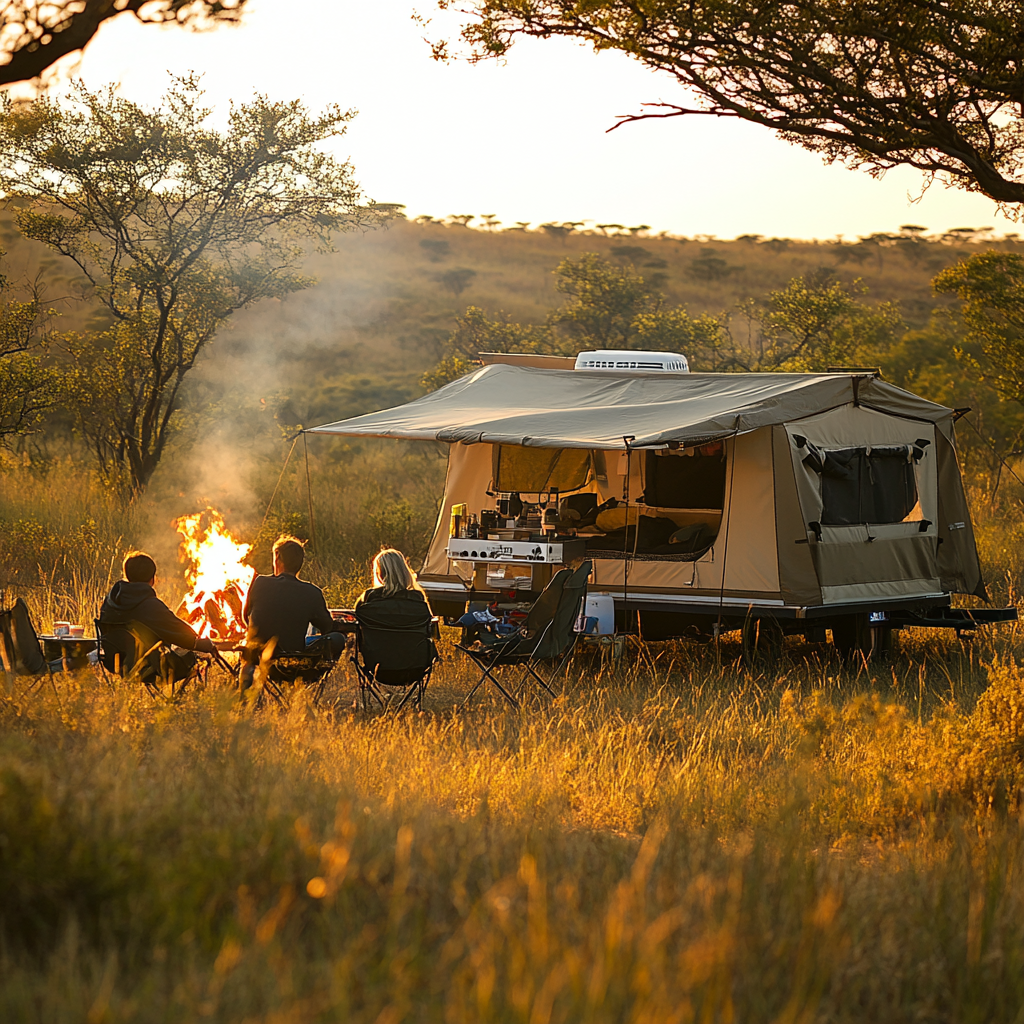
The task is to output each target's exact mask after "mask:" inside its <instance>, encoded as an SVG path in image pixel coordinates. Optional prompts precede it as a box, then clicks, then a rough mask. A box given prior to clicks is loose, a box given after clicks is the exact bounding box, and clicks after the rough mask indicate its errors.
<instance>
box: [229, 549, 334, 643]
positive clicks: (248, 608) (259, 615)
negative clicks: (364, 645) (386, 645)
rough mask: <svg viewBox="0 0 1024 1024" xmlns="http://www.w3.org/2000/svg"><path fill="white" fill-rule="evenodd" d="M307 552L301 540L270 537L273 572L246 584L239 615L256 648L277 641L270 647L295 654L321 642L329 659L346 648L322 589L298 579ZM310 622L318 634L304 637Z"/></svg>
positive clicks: (248, 638) (249, 641) (247, 637)
mask: <svg viewBox="0 0 1024 1024" xmlns="http://www.w3.org/2000/svg"><path fill="white" fill-rule="evenodd" d="M305 557H306V551H305V549H304V548H303V546H302V541H300V540H297V539H296V538H295V537H288V536H281V537H278V538H277V540H276V541H274V575H273V576H257V577H256V579H254V580H253V581H252V585H251V586H250V587H249V593H248V595H247V596H246V598H245V606H244V607H243V608H242V620H243V621H244V622H245V623H246V626H247V627H248V632H247V634H246V644H247V646H248V647H249V648H250V649H251V650H254V649H260V648H262V647H264V646H265V645H266V644H267V643H269V642H270V641H271V640H276V645H275V651H277V652H282V651H286V652H288V653H289V654H298V653H300V652H302V651H304V650H305V649H306V647H307V646H309V645H310V644H314V643H318V642H320V641H321V638H323V641H324V642H326V643H327V644H328V645H329V646H330V651H331V656H332V657H333V658H339V657H341V653H342V651H344V650H345V634H344V633H339V632H337V631H336V630H335V628H334V619H333V618H332V617H331V613H330V612H329V611H328V609H327V601H326V600H325V599H324V592H323V591H322V590H321V589H320V588H319V587H318V586H315V585H314V584H312V583H307V582H306V580H300V579H299V570H300V569H301V568H302V563H303V561H304V560H305ZM310 626H313V628H314V629H316V630H317V631H318V632H319V634H320V636H309V637H307V635H306V634H307V632H308V630H309V627H310Z"/></svg>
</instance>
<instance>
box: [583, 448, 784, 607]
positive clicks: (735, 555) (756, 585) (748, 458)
mask: <svg viewBox="0 0 1024 1024" xmlns="http://www.w3.org/2000/svg"><path fill="white" fill-rule="evenodd" d="M734 452H735V460H733V454H734ZM727 457H728V460H729V465H730V466H731V469H730V470H729V471H727V473H726V491H725V502H724V509H723V512H722V525H721V528H720V530H719V533H718V539H717V540H716V541H715V543H714V545H713V546H712V548H711V550H710V551H709V552H708V553H707V554H706V555H704V556H703V557H702V558H701V559H699V560H698V561H696V562H634V563H632V564H631V565H630V567H629V586H630V588H631V589H632V588H637V589H644V588H661V587H670V588H679V589H684V590H686V591H689V592H694V591H697V592H699V591H708V592H717V591H719V590H721V588H722V570H723V567H724V569H725V589H726V590H727V591H729V592H742V593H744V594H761V595H769V596H772V597H777V596H778V592H779V563H778V554H777V547H776V543H775V488H774V482H773V475H774V474H773V457H772V436H771V429H766V430H758V431H755V432H753V433H750V434H741V435H740V436H739V437H737V438H736V439H735V441H729V442H728V443H727ZM635 461H637V462H641V461H642V460H641V459H636V460H635ZM641 490H642V488H641ZM624 576H625V568H624V563H623V562H622V561H611V560H605V559H598V560H597V561H596V562H595V563H594V586H595V587H597V588H598V589H600V587H601V586H606V587H620V586H622V583H623V578H624Z"/></svg>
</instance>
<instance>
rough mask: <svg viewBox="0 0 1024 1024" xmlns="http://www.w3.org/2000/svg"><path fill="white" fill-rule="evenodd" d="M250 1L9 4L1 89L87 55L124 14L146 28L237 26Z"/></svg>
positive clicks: (1, 18)
mask: <svg viewBox="0 0 1024 1024" xmlns="http://www.w3.org/2000/svg"><path fill="white" fill-rule="evenodd" d="M245 3H246V0H5V2H4V3H3V4H2V5H0V59H2V58H4V57H6V60H3V62H2V63H0V85H12V84H13V83H15V82H24V81H27V80H29V79H32V78H38V77H39V76H40V75H42V74H43V72H45V71H46V70H47V69H48V68H49V67H51V66H52V65H53V64H54V63H56V61H58V60H60V59H61V58H62V57H66V56H67V55H68V54H70V53H76V52H77V51H79V50H82V49H84V48H85V47H86V45H88V43H90V42H91V41H92V38H93V36H95V35H96V33H97V32H98V31H99V29H100V26H101V25H102V24H103V23H104V22H105V21H108V20H109V19H110V18H116V17H117V16H118V15H119V14H134V15H135V17H136V18H137V19H138V20H139V21H140V22H142V23H143V24H146V25H167V24H176V25H183V26H189V27H202V26H204V25H207V24H215V23H217V22H225V21H226V22H234V21H237V20H238V18H239V16H240V15H241V12H242V8H243V7H244V6H245Z"/></svg>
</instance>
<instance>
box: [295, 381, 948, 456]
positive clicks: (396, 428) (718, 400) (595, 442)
mask: <svg viewBox="0 0 1024 1024" xmlns="http://www.w3.org/2000/svg"><path fill="white" fill-rule="evenodd" d="M854 402H857V403H858V404H860V405H862V406H864V407H866V408H872V409H877V410H879V411H881V412H887V413H891V414H892V415H895V416H903V417H906V418H909V419H920V420H925V421H927V422H930V423H937V422H940V421H941V420H944V419H948V418H949V417H950V416H951V415H952V410H951V409H947V408H946V407H945V406H942V405H937V404H935V403H934V402H929V401H926V400H925V399H923V398H918V397H917V396H915V395H912V394H910V392H908V391H904V390H903V389H902V388H898V387H895V386H894V385H892V384H887V383H886V382H885V381H881V380H878V379H877V378H875V377H873V376H872V375H870V374H863V375H857V374H809V373H691V374H671V375H669V374H656V373H645V374H634V375H629V376H626V375H623V376H619V375H614V376H613V375H610V374H608V373H601V372H587V371H580V370H539V369H533V368H531V367H525V366H509V365H503V364H493V365H490V366H483V367H481V368H480V369H479V370H476V371H475V372H473V373H470V374H467V375H466V376H465V377H461V378H460V379H459V380H456V381H453V382H452V383H451V384H447V385H445V387H443V388H440V389H439V390H438V391H434V392H432V393H431V394H429V395H424V396H423V398H418V399H416V400H415V401H413V402H409V403H408V404H407V405H400V406H397V407H396V408H394V409H384V410H382V411H381V412H371V413H367V414H366V415H364V416H354V417H353V418H352V419H348V420H340V421H339V422H337V423H326V424H324V425H323V426H319V427H310V428H308V429H309V431H310V432H311V433H315V434H343V435H348V436H356V437H395V438H409V439H413V440H424V441H447V442H463V443H465V444H476V443H480V442H484V443H490V444H515V445H526V446H528V447H537V448H592V449H602V448H603V449H622V448H624V447H626V443H625V441H624V438H626V437H629V438H632V440H631V441H630V444H631V445H632V446H635V447H653V446H658V445H665V444H667V443H668V442H670V441H680V442H683V443H686V442H694V441H699V440H703V439H708V440H710V439H713V438H718V437H726V436H728V435H730V434H733V433H737V432H739V433H745V432H747V431H750V430H756V429H757V428H759V427H765V426H772V425H775V424H779V423H790V422H792V421H793V420H798V419H801V418H802V417H804V416H811V415H814V414H816V413H821V412H825V411H827V410H828V409H834V408H837V407H839V406H842V405H848V404H851V403H854Z"/></svg>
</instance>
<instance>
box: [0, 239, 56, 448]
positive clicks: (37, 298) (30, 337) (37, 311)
mask: <svg viewBox="0 0 1024 1024" xmlns="http://www.w3.org/2000/svg"><path fill="white" fill-rule="evenodd" d="M2 255H3V253H0V256H2ZM54 316H55V312H54V310H53V309H51V308H48V307H47V305H46V303H45V301H44V297H43V295H42V292H41V289H40V287H39V286H38V285H37V284H33V285H31V286H30V288H29V289H28V294H27V295H23V296H19V295H17V294H16V291H15V289H14V288H13V287H12V286H11V282H10V281H9V279H8V278H7V277H6V276H5V275H4V274H0V444H5V445H6V444H8V443H9V442H10V440H11V439H12V438H14V437H17V436H19V435H22V434H26V433H28V432H29V431H31V430H32V429H33V428H35V426H36V425H37V424H38V422H39V420H40V418H41V416H42V414H43V413H44V412H45V411H46V410H48V409H49V408H51V407H52V406H53V405H54V403H55V402H56V401H57V399H58V397H59V395H60V393H61V388H62V382H61V376H60V374H59V372H58V371H57V370H56V368H55V367H54V366H52V365H51V364H50V363H49V361H48V360H47V355H48V349H49V347H50V342H51V340H52V337H53V335H52V331H51V330H50V325H51V323H52V320H53V317H54Z"/></svg>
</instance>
